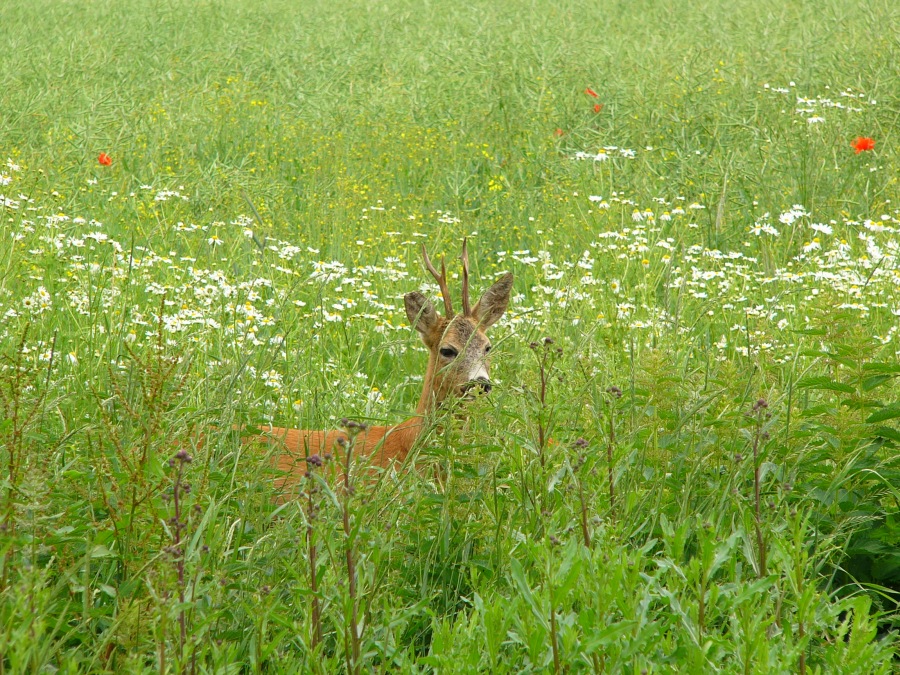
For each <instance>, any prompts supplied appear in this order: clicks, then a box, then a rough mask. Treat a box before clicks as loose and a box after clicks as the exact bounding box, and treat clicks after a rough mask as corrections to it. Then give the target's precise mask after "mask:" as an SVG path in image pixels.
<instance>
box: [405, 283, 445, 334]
mask: <svg viewBox="0 0 900 675" xmlns="http://www.w3.org/2000/svg"><path fill="white" fill-rule="evenodd" d="M403 303H404V304H405V305H406V318H407V319H409V325H411V326H412V327H413V328H415V329H416V330H417V331H419V332H420V333H422V335H425V334H426V333H427V332H428V331H430V330H431V329H432V328H434V326H435V325H436V324H437V320H438V314H437V312H436V311H434V305H432V304H431V301H430V300H429V299H428V298H426V297H425V296H424V295H422V294H421V293H419V292H418V291H413V292H412V293H407V294H406V295H404V296H403Z"/></svg>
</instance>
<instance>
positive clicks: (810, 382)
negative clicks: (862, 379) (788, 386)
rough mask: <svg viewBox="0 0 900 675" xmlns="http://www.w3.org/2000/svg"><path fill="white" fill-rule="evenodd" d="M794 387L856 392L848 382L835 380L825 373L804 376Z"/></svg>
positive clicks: (846, 392) (848, 392)
mask: <svg viewBox="0 0 900 675" xmlns="http://www.w3.org/2000/svg"><path fill="white" fill-rule="evenodd" d="M796 387H797V388H798V389H825V390H828V391H842V392H844V393H845V394H853V393H856V390H855V389H854V388H853V387H851V386H850V385H849V384H844V383H843V382H835V381H834V380H832V379H831V378H830V377H828V376H826V375H818V376H815V377H804V378H803V379H802V380H798V381H797V384H796Z"/></svg>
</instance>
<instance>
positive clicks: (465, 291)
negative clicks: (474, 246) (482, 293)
mask: <svg viewBox="0 0 900 675" xmlns="http://www.w3.org/2000/svg"><path fill="white" fill-rule="evenodd" d="M467 242H468V239H467V238H463V249H462V255H461V256H460V259H461V260H462V274H463V284H462V286H463V287H462V307H463V316H469V315H470V314H471V313H472V310H471V308H470V307H469V250H468V247H467V246H466V244H467Z"/></svg>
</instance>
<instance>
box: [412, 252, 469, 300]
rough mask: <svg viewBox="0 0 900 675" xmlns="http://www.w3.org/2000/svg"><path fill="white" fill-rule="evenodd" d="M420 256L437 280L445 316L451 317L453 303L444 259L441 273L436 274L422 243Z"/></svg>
mask: <svg viewBox="0 0 900 675" xmlns="http://www.w3.org/2000/svg"><path fill="white" fill-rule="evenodd" d="M422 257H423V258H425V267H427V268H428V271H429V272H431V276H433V277H434V278H435V280H436V281H437V282H438V286H440V287H441V297H442V298H444V310H445V311H446V314H447V316H448V317H450V318H452V317H453V303H452V302H450V289H449V288H448V287H447V267H446V265H444V259H443V258H441V273H440V274H438V273H437V270H436V269H434V265H432V264H431V259H430V258H429V257H428V251H426V250H425V244H422ZM465 302H468V301H465Z"/></svg>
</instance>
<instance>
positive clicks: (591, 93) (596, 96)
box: [584, 87, 600, 98]
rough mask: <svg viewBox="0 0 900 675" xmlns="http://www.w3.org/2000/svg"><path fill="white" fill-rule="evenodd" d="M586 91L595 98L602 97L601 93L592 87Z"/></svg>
mask: <svg viewBox="0 0 900 675" xmlns="http://www.w3.org/2000/svg"><path fill="white" fill-rule="evenodd" d="M584 93H585V94H587V95H588V96H593V97H594V98H600V94H598V93H597V92H596V91H594V90H593V89H591V88H590V87H588V88H587V89H585V90H584Z"/></svg>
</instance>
